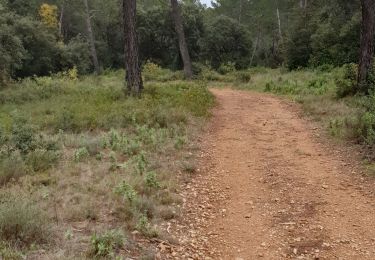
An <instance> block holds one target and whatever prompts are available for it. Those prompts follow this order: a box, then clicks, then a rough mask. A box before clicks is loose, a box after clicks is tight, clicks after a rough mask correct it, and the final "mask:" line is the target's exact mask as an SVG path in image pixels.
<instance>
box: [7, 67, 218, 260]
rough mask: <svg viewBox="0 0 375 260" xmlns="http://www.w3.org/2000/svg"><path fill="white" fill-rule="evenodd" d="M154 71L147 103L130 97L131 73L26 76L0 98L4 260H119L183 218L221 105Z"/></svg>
mask: <svg viewBox="0 0 375 260" xmlns="http://www.w3.org/2000/svg"><path fill="white" fill-rule="evenodd" d="M148 66H149V67H155V68H156V69H155V70H157V72H158V70H160V68H159V67H157V66H155V65H151V64H149V65H148ZM146 67H147V66H146ZM153 73H154V72H152V71H148V73H145V74H146V75H147V77H149V78H151V79H153V81H146V84H145V90H144V93H143V94H142V97H141V98H136V97H134V98H132V97H127V96H126V95H125V94H124V91H123V78H124V72H123V71H117V72H111V71H108V72H104V73H103V74H102V75H101V76H99V77H95V76H84V77H80V78H77V77H71V76H69V75H68V74H61V75H60V74H59V75H54V76H48V77H39V78H28V79H25V80H23V81H21V82H20V83H17V84H15V85H12V86H11V87H10V88H6V89H4V90H2V91H1V93H0V96H1V98H0V99H1V100H0V103H1V107H0V125H1V132H0V140H1V143H0V144H1V146H0V151H1V154H0V185H1V196H0V198H1V203H0V238H1V241H3V242H2V244H1V245H0V255H1V256H2V257H4V258H6V259H7V258H8V257H9V258H11V257H15V258H17V257H19V258H20V259H21V257H22V255H23V254H26V253H27V255H33V254H36V255H38V256H42V255H44V256H46V257H52V258H55V257H57V256H56V255H54V252H55V248H59V249H60V250H63V256H64V257H71V258H74V257H88V258H90V257H107V256H110V257H114V256H116V255H117V254H120V255H123V252H124V250H128V249H129V247H132V245H133V244H134V243H135V241H137V239H140V240H141V238H142V237H143V238H146V239H152V238H155V237H163V236H165V234H163V231H162V230H161V229H159V228H158V225H159V224H160V223H162V222H163V221H165V220H170V219H172V218H174V217H176V216H178V214H179V205H180V198H179V197H178V196H177V191H178V179H179V178H181V175H188V174H190V173H189V171H190V169H186V165H191V164H194V156H193V153H192V152H191V151H190V150H194V149H195V146H194V140H195V138H196V137H197V134H198V133H199V130H200V128H201V126H202V122H203V120H204V118H206V117H207V116H208V115H209V109H210V108H211V106H212V105H213V98H212V96H211V94H210V93H209V92H208V90H207V88H206V86H205V84H204V83H203V82H201V81H194V82H186V81H181V80H176V81H171V80H169V81H168V82H164V83H163V82H160V81H158V77H159V73H154V74H153ZM170 74H174V73H172V72H171V73H170ZM185 177H186V176H185ZM163 239H169V238H168V237H163ZM41 250H42V251H43V252H44V253H41ZM121 251H122V254H121ZM131 251H132V253H133V254H136V255H135V256H138V257H141V256H142V255H150V254H151V253H152V252H153V249H152V247H151V248H149V245H145V246H144V248H143V247H142V243H140V245H139V246H137V248H132V250H131Z"/></svg>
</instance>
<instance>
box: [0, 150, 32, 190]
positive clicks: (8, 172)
mask: <svg viewBox="0 0 375 260" xmlns="http://www.w3.org/2000/svg"><path fill="white" fill-rule="evenodd" d="M26 174H27V168H26V165H25V162H24V161H23V159H22V157H21V154H20V153H19V152H18V151H14V152H12V153H10V154H8V155H7V157H6V158H4V159H2V160H1V161H0V185H4V184H6V183H7V182H9V181H10V180H12V179H13V180H17V179H18V178H20V177H22V176H24V175H26Z"/></svg>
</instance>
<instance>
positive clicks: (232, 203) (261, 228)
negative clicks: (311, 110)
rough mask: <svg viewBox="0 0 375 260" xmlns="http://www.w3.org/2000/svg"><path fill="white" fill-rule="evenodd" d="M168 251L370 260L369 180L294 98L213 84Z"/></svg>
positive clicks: (374, 255) (374, 226)
mask: <svg viewBox="0 0 375 260" xmlns="http://www.w3.org/2000/svg"><path fill="white" fill-rule="evenodd" d="M212 92H213V93H214V94H215V96H216V98H217V102H218V106H217V107H216V108H215V109H214V112H213V118H212V121H211V123H210V125H209V130H208V131H207V132H206V134H205V135H204V136H203V137H202V139H201V140H202V144H201V146H202V154H201V158H200V169H199V171H198V172H197V173H196V176H195V177H193V181H192V182H191V183H189V184H187V185H186V187H185V189H184V191H183V197H184V201H185V203H184V209H183V213H182V214H183V216H186V217H185V219H183V220H182V221H181V222H180V223H178V224H177V225H174V226H173V228H172V229H174V233H175V234H178V236H179V237H182V238H181V240H180V246H178V247H175V248H172V249H171V254H170V255H169V257H170V258H185V259H188V258H192V259H237V260H240V259H246V260H247V259H342V260H344V259H348V260H352V259H361V260H362V259H375V198H374V193H373V191H374V190H375V188H374V187H375V186H374V181H373V180H371V179H368V178H364V177H361V174H360V171H361V169H360V167H358V166H357V165H356V163H355V157H356V156H350V155H348V154H349V152H350V151H349V152H348V151H347V150H346V151H344V150H345V149H341V148H339V147H336V145H331V144H329V143H325V138H324V137H321V136H319V132H321V130H319V129H318V128H316V127H315V126H314V124H313V123H311V122H309V121H307V120H306V119H303V118H301V117H300V115H299V110H298V108H297V106H296V105H294V104H290V103H288V102H286V101H282V100H280V99H279V98H276V97H273V96H270V95H266V94H260V93H253V92H242V91H236V90H230V89H220V90H219V89H213V90H212Z"/></svg>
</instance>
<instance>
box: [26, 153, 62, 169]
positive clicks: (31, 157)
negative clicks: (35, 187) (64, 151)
mask: <svg viewBox="0 0 375 260" xmlns="http://www.w3.org/2000/svg"><path fill="white" fill-rule="evenodd" d="M58 158H59V155H58V153H57V152H55V151H48V150H45V149H36V150H35V151H32V152H30V153H29V154H28V155H27V157H26V164H27V165H28V166H30V167H31V169H33V170H34V171H36V172H39V171H45V170H48V169H49V168H51V167H52V166H53V165H54V164H55V163H56V162H57V160H58Z"/></svg>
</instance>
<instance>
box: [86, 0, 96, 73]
mask: <svg viewBox="0 0 375 260" xmlns="http://www.w3.org/2000/svg"><path fill="white" fill-rule="evenodd" d="M83 3H84V5H85V11H86V29H87V37H88V39H89V44H90V52H91V57H92V61H93V64H94V68H95V72H96V74H100V66H99V60H98V55H97V53H96V47H95V37H94V32H93V30H92V25H91V14H90V8H89V3H88V0H83Z"/></svg>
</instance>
